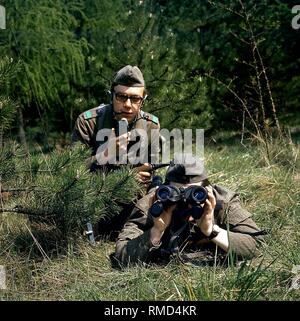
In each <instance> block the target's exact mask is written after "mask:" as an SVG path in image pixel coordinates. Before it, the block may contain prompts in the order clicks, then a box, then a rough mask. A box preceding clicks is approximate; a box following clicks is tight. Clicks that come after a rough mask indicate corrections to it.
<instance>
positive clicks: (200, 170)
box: [166, 154, 207, 184]
mask: <svg viewBox="0 0 300 321" xmlns="http://www.w3.org/2000/svg"><path fill="white" fill-rule="evenodd" d="M205 179H207V175H206V173H205V169H204V162H203V161H202V160H200V159H195V158H194V157H192V156H191V155H189V154H183V155H180V157H175V158H174V160H173V161H172V162H171V164H170V166H169V167H168V170H167V173H166V182H168V183H169V182H174V183H180V184H189V183H198V182H202V181H204V180H205Z"/></svg>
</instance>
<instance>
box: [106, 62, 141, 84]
mask: <svg viewBox="0 0 300 321" xmlns="http://www.w3.org/2000/svg"><path fill="white" fill-rule="evenodd" d="M112 85H113V86H116V85H123V86H127V87H145V81H144V77H143V74H142V72H141V70H140V69H139V68H138V67H137V66H130V65H127V66H125V67H123V68H122V69H120V70H119V71H118V72H117V73H116V75H115V79H114V81H113V84H112Z"/></svg>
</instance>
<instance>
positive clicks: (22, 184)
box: [0, 144, 141, 238]
mask: <svg viewBox="0 0 300 321" xmlns="http://www.w3.org/2000/svg"><path fill="white" fill-rule="evenodd" d="M87 156H88V151H86V149H85V148H84V147H83V146H82V145H81V144H77V145H76V146H74V148H72V149H70V150H64V151H55V152H52V153H51V154H48V155H42V156H40V155H33V156H31V157H29V158H24V157H23V156H22V149H21V148H20V147H17V148H14V149H13V150H12V149H10V150H9V149H4V148H3V149H1V150H0V161H1V164H0V175H1V177H2V178H3V187H4V188H3V192H9V193H13V194H14V197H11V198H9V199H8V200H6V201H3V200H2V208H0V211H1V212H11V213H19V214H25V215H28V216H29V217H30V218H31V220H32V221H34V222H44V223H47V224H51V225H53V226H55V228H57V229H58V230H59V231H60V233H61V235H62V237H64V238H68V237H70V236H72V235H76V234H77V233H78V232H80V231H82V229H83V228H84V226H85V223H86V222H87V220H89V221H91V222H92V223H96V222H98V221H99V220H100V219H101V218H103V217H106V218H108V219H109V218H111V217H113V216H114V215H116V214H117V213H118V212H119V211H120V209H121V205H122V204H127V203H130V202H132V201H133V200H134V199H135V198H136V196H137V194H138V193H139V192H140V191H141V189H140V186H139V184H138V182H137V180H136V177H135V175H134V173H133V172H132V170H130V169H128V168H122V169H120V170H119V171H116V172H112V173H108V174H104V173H93V174H92V173H90V172H89V171H88V170H87V168H86V166H85V159H86V158H87ZM8 165H9V166H10V168H9V171H7V169H8V167H7V166H8ZM6 173H8V175H6Z"/></svg>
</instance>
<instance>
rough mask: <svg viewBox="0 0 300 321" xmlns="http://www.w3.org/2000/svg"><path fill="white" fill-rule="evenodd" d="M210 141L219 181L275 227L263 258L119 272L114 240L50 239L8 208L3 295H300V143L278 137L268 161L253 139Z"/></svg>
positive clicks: (0, 252) (0, 226)
mask: <svg viewBox="0 0 300 321" xmlns="http://www.w3.org/2000/svg"><path fill="white" fill-rule="evenodd" d="M284 146H285V147H284ZM205 147H206V148H205V158H206V167H207V171H208V174H209V177H210V180H211V182H213V183H217V184H220V185H224V186H226V187H228V188H231V189H233V190H236V191H239V192H240V195H241V199H242V202H243V203H244V206H245V207H246V208H247V209H248V210H249V211H250V212H251V213H252V214H253V219H254V220H255V221H256V222H257V223H258V225H259V226H260V227H262V228H267V229H269V230H270V234H269V235H267V236H266V243H267V244H266V246H265V247H264V249H263V251H262V256H261V257H259V258H256V259H254V260H252V261H247V262H241V263H240V264H239V265H230V266H229V267H227V268H225V267H222V266H217V265H215V266H213V267H208V266H194V265H184V264H182V263H180V262H178V261H176V260H175V261H172V262H170V263H169V264H168V265H167V266H165V267H160V266H152V267H147V268H146V267H143V266H142V265H140V266H135V267H131V268H127V269H125V270H123V271H119V270H116V269H114V268H112V266H111V263H110V259H109V256H110V254H111V253H112V252H113V250H114V244H113V243H112V242H110V241H107V240H103V241H101V242H100V243H99V244H97V246H96V247H91V246H90V245H89V244H88V242H87V241H86V240H85V238H84V237H83V236H80V235H79V236H78V240H76V242H73V243H69V244H66V243H64V244H62V243H61V242H59V239H58V238H55V235H52V238H49V235H51V228H49V227H45V226H44V227H43V226H40V230H38V229H37V228H36V227H34V226H32V225H31V224H30V222H29V221H28V220H27V218H26V217H19V216H18V215H17V214H6V215H4V214H2V215H1V216H0V264H1V265H4V266H5V267H6V271H7V289H6V290H0V299H1V300H205V301H206V300H234V301H236V300H299V299H300V291H299V290H289V288H290V286H291V281H292V278H293V276H294V275H293V274H292V272H291V271H292V268H293V266H294V265H300V251H299V248H300V228H299V227H300V211H299V209H300V170H299V169H300V166H299V157H298V156H297V157H295V155H296V154H297V153H299V145H296V144H292V145H288V144H286V145H282V142H276V141H274V142H273V143H272V144H271V145H270V148H271V149H270V151H271V153H273V152H274V153H273V154H272V155H274V157H273V158H272V160H271V161H270V160H269V161H268V162H266V158H265V156H266V155H265V154H264V150H263V149H262V148H261V145H259V144H257V143H256V142H253V141H249V142H247V144H246V145H245V146H242V145H241V144H239V142H238V140H231V141H230V144H228V141H227V142H226V143H223V142H222V137H221V136H219V137H218V138H217V143H207V144H206V146H205ZM283 148H286V150H283ZM290 148H293V151H291V150H290ZM281 150H283V151H282V152H281V153H280V151H281ZM276 155H277V156H276ZM275 156H276V157H275ZM279 156H280V157H279ZM38 233H42V234H41V235H38ZM43 233H44V234H43ZM43 235H44V239H43ZM45 237H46V241H49V242H50V240H51V242H50V243H47V242H45ZM47 237H48V238H47Z"/></svg>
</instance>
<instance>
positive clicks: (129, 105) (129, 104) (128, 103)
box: [124, 97, 131, 108]
mask: <svg viewBox="0 0 300 321" xmlns="http://www.w3.org/2000/svg"><path fill="white" fill-rule="evenodd" d="M124 106H126V107H127V108H130V107H131V100H130V99H129V97H128V98H127V99H126V101H125V102H124Z"/></svg>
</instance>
